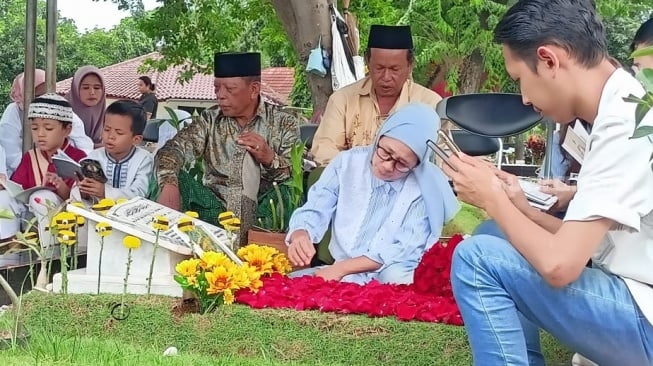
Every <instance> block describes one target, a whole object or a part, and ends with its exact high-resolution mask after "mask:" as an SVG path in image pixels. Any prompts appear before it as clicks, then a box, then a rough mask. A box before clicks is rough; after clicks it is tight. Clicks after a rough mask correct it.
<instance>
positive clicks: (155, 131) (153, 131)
mask: <svg viewBox="0 0 653 366" xmlns="http://www.w3.org/2000/svg"><path fill="white" fill-rule="evenodd" d="M163 121H165V120H163V119H151V120H149V121H147V124H145V130H143V141H145V142H158V141H159V126H161V123H162V122H163Z"/></svg>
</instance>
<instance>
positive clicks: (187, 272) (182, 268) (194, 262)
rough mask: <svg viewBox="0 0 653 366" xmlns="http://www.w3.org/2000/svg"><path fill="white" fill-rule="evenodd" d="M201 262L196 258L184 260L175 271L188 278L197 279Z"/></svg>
mask: <svg viewBox="0 0 653 366" xmlns="http://www.w3.org/2000/svg"><path fill="white" fill-rule="evenodd" d="M199 265H200V260H199V259H196V258H191V259H186V260H183V261H181V262H179V263H177V265H176V266H175V271H177V273H179V275H181V276H184V277H186V278H188V277H195V276H197V274H198V273H199Z"/></svg>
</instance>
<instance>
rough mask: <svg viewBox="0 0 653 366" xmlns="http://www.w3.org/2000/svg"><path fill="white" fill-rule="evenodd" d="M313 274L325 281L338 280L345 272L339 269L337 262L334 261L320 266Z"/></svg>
mask: <svg viewBox="0 0 653 366" xmlns="http://www.w3.org/2000/svg"><path fill="white" fill-rule="evenodd" d="M315 275H316V276H318V277H322V278H323V279H324V280H325V281H332V280H335V281H340V280H342V278H343V277H345V275H346V273H344V272H343V271H342V270H341V269H340V266H339V265H338V263H334V264H332V265H330V266H326V267H322V268H320V269H318V270H317V271H315Z"/></svg>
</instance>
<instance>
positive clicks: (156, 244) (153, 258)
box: [147, 229, 161, 297]
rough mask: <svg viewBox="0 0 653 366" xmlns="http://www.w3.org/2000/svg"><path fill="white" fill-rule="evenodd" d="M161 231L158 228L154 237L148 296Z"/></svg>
mask: <svg viewBox="0 0 653 366" xmlns="http://www.w3.org/2000/svg"><path fill="white" fill-rule="evenodd" d="M159 233H161V230H160V229H157V230H156V237H155V238H154V251H153V252H152V262H150V275H149V276H148V277H147V296H148V297H149V296H150V291H151V290H152V272H154V260H155V259H156V251H157V249H158V248H159Z"/></svg>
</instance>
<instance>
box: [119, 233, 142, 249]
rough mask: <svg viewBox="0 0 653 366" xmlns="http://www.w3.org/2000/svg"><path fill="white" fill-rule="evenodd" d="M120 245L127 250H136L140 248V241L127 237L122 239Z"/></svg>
mask: <svg viewBox="0 0 653 366" xmlns="http://www.w3.org/2000/svg"><path fill="white" fill-rule="evenodd" d="M122 245H124V246H125V247H126V248H129V249H138V248H139V247H140V246H141V239H139V238H137V237H135V236H131V235H127V236H125V238H124V239H122Z"/></svg>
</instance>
